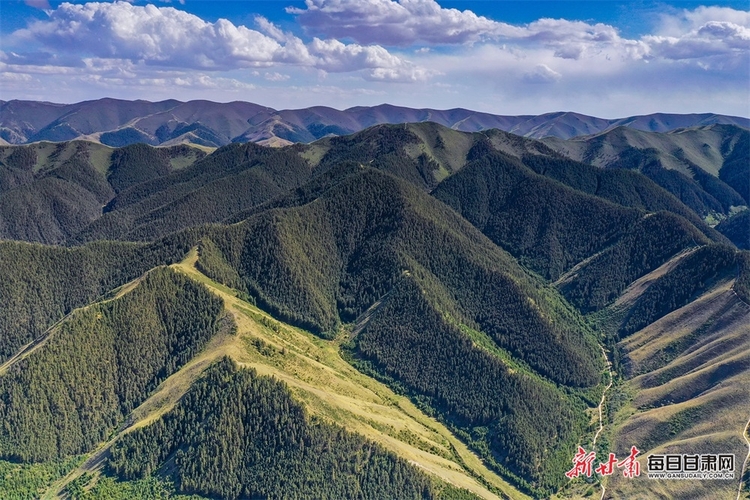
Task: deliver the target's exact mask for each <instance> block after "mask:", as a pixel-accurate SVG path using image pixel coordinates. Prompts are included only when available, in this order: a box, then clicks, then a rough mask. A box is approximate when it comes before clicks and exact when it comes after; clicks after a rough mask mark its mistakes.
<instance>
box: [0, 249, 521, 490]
mask: <svg viewBox="0 0 750 500" xmlns="http://www.w3.org/2000/svg"><path fill="white" fill-rule="evenodd" d="M195 258H196V254H195V253H194V252H193V253H192V254H191V256H189V257H188V259H187V260H186V261H185V262H183V263H181V264H180V265H175V266H173V268H174V269H175V270H177V271H180V273H178V274H175V273H173V272H171V271H169V270H166V269H164V268H161V269H156V270H153V271H151V272H149V273H148V274H147V275H146V276H145V277H143V278H141V279H139V280H137V281H135V282H133V283H131V284H128V285H127V286H125V287H122V288H121V289H120V290H118V291H117V293H116V294H114V295H113V297H114V298H113V299H111V300H107V301H104V302H102V303H95V304H92V305H91V306H87V307H86V308H83V309H80V310H77V311H75V312H74V313H73V314H72V315H71V316H70V318H68V319H66V320H65V321H64V322H63V323H61V324H60V326H58V327H56V328H55V329H54V330H53V331H52V332H51V334H50V336H49V338H47V339H46V340H45V342H43V343H42V344H41V345H40V346H39V347H38V348H37V349H36V350H34V351H33V352H31V353H30V354H29V355H28V356H26V357H25V358H23V359H18V360H15V361H13V362H12V363H11V364H10V365H9V366H8V367H7V368H6V369H5V370H4V373H3V374H2V375H0V384H3V386H4V387H6V389H7V390H3V394H4V395H5V396H4V398H3V400H2V405H0V411H3V415H4V421H6V422H9V423H10V425H11V427H10V428H14V429H17V431H18V432H15V433H13V434H12V435H11V434H6V435H4V436H2V438H1V439H0V445H2V446H3V448H0V451H2V453H3V458H11V459H14V460H18V459H20V460H22V461H32V462H36V461H39V460H43V461H45V463H49V462H48V461H49V460H58V459H59V460H60V464H61V465H60V466H59V467H61V468H62V470H65V469H64V468H65V467H70V466H71V465H73V466H74V467H75V463H76V461H75V460H72V461H71V460H68V461H66V462H64V460H67V457H70V456H72V455H78V454H83V455H84V456H83V458H82V459H81V460H83V462H82V463H81V465H80V466H78V467H77V468H75V469H74V470H73V471H71V473H70V474H68V475H67V476H66V477H65V478H63V479H62V480H59V481H56V482H54V483H53V484H49V483H47V484H48V486H47V487H46V489H47V494H45V497H49V498H51V497H54V496H55V495H56V494H58V493H59V494H63V493H64V492H66V491H72V490H70V489H69V488H72V487H74V486H76V487H78V486H80V485H81V484H83V485H87V486H86V487H87V488H88V487H91V486H92V485H93V484H95V483H96V481H95V480H93V481H94V482H92V479H91V478H92V477H93V478H96V477H98V475H99V474H101V473H102V471H104V470H110V473H112V472H111V471H114V470H119V471H120V472H119V473H121V474H123V475H124V477H132V476H131V475H129V473H126V472H124V469H122V470H121V469H117V466H115V465H111V466H110V465H107V464H109V463H110V462H109V461H110V458H109V457H110V449H111V448H112V446H113V445H114V446H117V443H118V442H119V440H120V439H121V438H122V436H123V435H125V434H128V433H130V432H132V431H134V430H137V429H143V428H144V427H145V426H148V425H149V424H154V423H158V422H159V419H160V418H162V417H164V416H165V415H167V414H168V413H169V412H170V411H172V410H173V409H174V408H175V405H177V404H178V401H179V400H180V399H181V398H182V397H183V396H184V395H185V394H187V393H188V392H190V391H192V390H193V389H192V388H193V386H194V384H195V382H196V381H197V380H198V379H199V378H200V377H201V376H202V374H203V373H204V372H205V370H206V368H208V367H209V366H210V365H211V363H213V362H215V361H217V360H219V359H220V358H222V357H224V356H230V357H231V358H233V359H235V360H237V361H239V362H240V364H241V366H246V367H253V368H255V369H256V371H257V373H258V374H259V375H273V376H274V377H275V378H276V380H280V381H282V382H283V383H284V384H285V385H288V386H289V387H291V389H292V394H293V395H294V397H295V400H297V401H300V402H302V403H303V406H304V407H305V408H306V409H305V410H304V412H305V414H309V415H311V416H315V417H318V418H320V419H322V421H323V422H330V423H335V424H336V425H343V426H344V427H345V428H346V429H347V430H348V431H349V432H355V433H358V434H361V435H364V436H365V437H366V438H367V439H368V440H372V441H374V442H376V443H378V445H377V446H378V447H379V448H378V449H382V450H388V451H387V452H384V451H376V450H374V449H370V448H367V447H369V446H370V445H366V444H365V442H364V441H363V440H362V438H361V437H355V436H353V435H351V436H352V437H346V438H344V437H342V436H343V435H340V434H337V433H339V432H340V431H335V429H334V431H335V432H334V431H330V430H328V431H326V432H334V434H333V435H330V436H329V438H330V439H331V440H332V441H331V443H332V445H333V446H334V448H335V447H336V446H340V445H339V444H338V443H339V442H340V443H341V445H343V444H346V443H349V445H352V446H354V445H356V446H365V451H366V450H368V449H369V450H370V451H369V452H368V453H373V454H375V455H378V454H380V455H378V457H379V458H378V459H377V460H376V461H375V462H373V463H372V464H370V465H368V467H369V468H368V470H369V471H370V472H368V474H369V475H368V478H369V479H367V480H365V478H364V477H363V478H361V479H362V481H363V484H365V483H367V482H368V481H370V482H371V481H373V480H374V481H376V482H375V483H372V484H376V485H377V484H381V485H384V484H385V485H388V484H390V483H389V480H385V478H387V476H382V474H384V473H387V472H388V470H390V469H388V467H401V468H403V467H406V469H403V470H402V472H399V473H398V474H400V477H404V478H407V479H405V480H406V481H411V482H410V483H409V484H412V485H413V484H422V486H420V488H422V487H423V488H429V490H430V491H431V493H430V494H429V497H430V498H435V497H438V496H440V498H443V496H441V495H443V494H445V495H447V496H445V498H453V497H452V496H451V495H450V494H448V490H446V486H445V485H444V483H443V481H447V482H448V483H450V484H452V485H455V486H456V487H462V488H466V489H468V490H469V491H473V492H474V493H476V494H477V495H479V496H480V497H482V498H497V497H498V495H501V496H507V497H509V498H525V497H524V496H523V495H521V494H520V493H518V492H517V491H515V490H514V489H513V488H512V487H510V486H509V485H508V484H507V483H505V482H504V481H503V480H502V479H500V478H499V477H498V476H497V475H496V474H494V473H492V472H490V471H489V470H487V469H486V467H485V466H483V465H482V463H481V461H480V460H479V459H478V458H477V457H476V456H475V455H474V454H472V453H471V452H469V451H468V449H467V448H466V446H465V445H463V444H462V443H461V442H460V441H458V440H457V439H456V438H455V437H454V436H453V435H452V434H451V433H450V432H449V431H448V430H447V429H445V427H443V426H442V425H440V424H439V423H438V422H436V421H435V420H434V419H431V418H429V417H427V416H426V415H424V414H423V413H422V412H420V411H419V410H417V409H416V408H415V407H414V406H413V405H412V404H410V403H409V402H408V400H407V399H406V398H405V397H403V396H398V395H396V394H395V393H393V392H392V391H391V390H389V389H388V388H387V387H385V386H384V385H382V384H380V383H378V382H376V381H374V380H373V379H370V378H369V377H366V376H364V375H362V374H360V373H359V372H357V371H356V370H355V369H354V368H353V367H352V366H351V365H349V364H348V363H347V362H345V361H344V360H343V359H342V358H341V357H340V355H339V342H338V341H322V340H320V339H319V338H317V337H315V336H313V335H311V334H309V333H307V332H304V331H302V330H298V329H296V328H293V327H290V326H288V325H284V324H283V323H280V322H278V321H276V320H273V319H271V318H270V317H269V316H268V315H267V314H265V313H263V312H261V311H260V310H259V309H257V308H255V307H254V306H252V305H251V304H249V303H246V302H243V301H241V300H240V299H238V298H237V297H236V295H237V292H234V291H232V290H229V289H227V288H225V287H223V286H221V285H218V284H215V283H213V282H211V281H210V280H208V279H207V278H206V277H205V276H203V275H201V274H200V273H198V272H197V271H196V270H195V269H194V268H193V267H192V264H193V263H194V262H195ZM196 281H199V282H200V283H203V284H205V285H207V286H208V290H207V289H205V288H204V287H203V286H202V285H201V284H199V283H197V282H196ZM209 291H210V293H209ZM154 301H156V302H154ZM204 302H205V303H208V304H209V306H206V304H204ZM222 303H223V305H222ZM222 309H223V310H224V311H225V312H224V313H221V314H222V315H224V316H226V317H227V318H232V320H234V321H236V326H233V325H234V321H232V320H229V321H227V320H221V321H219V322H218V323H217V319H218V317H219V316H218V315H219V312H220V311H221V310H222ZM211 314H213V315H214V316H213V319H210V315H211ZM206 315H208V316H206ZM227 315H228V316H227ZM222 325H223V326H222ZM110 327H115V328H117V329H118V331H119V332H120V333H119V335H118V336H116V337H111V336H110V335H109V333H107V332H109V331H110ZM217 328H218V330H217ZM191 332H195V333H196V336H193V337H191V335H189V334H191ZM174 335H177V336H176V337H175V336H174ZM192 338H195V339H196V341H195V342H192V340H191V339H192ZM170 349H172V350H173V351H170ZM160 350H164V352H163V353H162V354H164V355H165V356H166V357H163V356H161V355H160V354H159V353H160ZM131 351H137V354H136V353H135V352H131ZM97 353H98V355H97ZM108 353H109V354H108ZM110 358H111V359H110ZM79 377H82V378H79ZM83 380H85V383H84V382H83ZM274 383H276V382H274ZM209 389H210V388H209ZM96 394H104V397H103V400H102V404H100V405H95V404H92V403H93V402H94V401H96V400H97V399H98V398H97V397H96V396H95V395H96ZM226 397H228V395H223V396H222V400H221V401H222V402H221V404H225V402H226V401H227V400H226ZM248 397H250V396H248ZM8 398H9V399H8ZM80 398H84V399H85V400H86V404H85V405H84V404H81V402H80V401H79V399H80ZM45 401H48V403H45ZM77 401H78V403H76V402H77ZM217 404H218V403H217ZM294 404H299V403H294ZM66 405H67V406H66ZM68 406H70V408H68ZM61 408H68V409H66V410H65V414H64V415H62V414H59V412H60V409H61ZM230 408H231V405H230ZM232 411H234V410H232ZM231 414H232V413H231V412H230V414H229V415H231ZM261 417H262V418H264V419H265V418H271V419H272V418H273V415H271V414H268V415H261ZM79 420H80V421H81V422H84V424H80V425H79V424H78V423H77V422H79ZM45 422H46V423H47V424H45ZM45 425H46V427H45ZM305 425H306V424H305ZM314 425H315V426H317V425H318V424H314ZM326 425H328V424H325V425H324V427H323V428H324V429H329V427H325V426H326ZM47 428H49V429H48V430H49V432H40V433H38V434H37V433H36V432H35V429H47ZM316 428H317V427H316ZM315 432H317V431H315ZM315 435H318V434H315ZM348 435H349V434H347V436H348ZM336 436H338V437H336ZM329 438H325V439H329ZM316 439H317V438H316ZM204 444H206V443H204ZM236 444H237V443H234V442H233V441H232V442H229V441H227V442H225V443H222V446H226V447H227V452H228V453H232V454H235V453H242V450H235V449H234V448H233V447H234V446H236ZM349 445H347V446H349ZM380 447H382V448H380ZM152 451H154V450H153V449H152ZM262 453H265V452H262ZM339 453H343V454H344V455H342V456H341V460H342V461H343V462H342V463H349V460H354V458H353V457H352V458H351V459H349V458H346V453H349V452H348V451H346V450H344V449H339ZM382 453H389V454H390V453H395V455H393V456H394V457H395V456H399V457H401V458H400V459H395V458H393V459H392V458H389V457H390V456H391V455H382ZM376 458H377V457H376ZM306 460H307V459H306ZM393 460H397V461H396V462H394V461H393ZM398 460H401V461H402V462H398ZM118 463H119V464H120V465H122V463H123V462H122V461H120V462H118ZM368 463H369V462H368ZM399 463H400V464H401V465H398V464H399ZM409 463H411V464H412V465H414V464H417V465H419V466H421V467H419V468H414V467H413V466H412V465H408V464H409ZM112 464H114V462H112ZM385 464H391V465H385ZM2 465H3V466H5V463H2ZM382 466H385V467H386V468H385V469H384V470H383V469H380V467H382ZM40 467H41V466H40ZM40 467H37V469H35V470H37V472H38V473H40V474H41V473H42V468H40ZM56 467H58V466H56V465H52V464H51V465H50V466H49V468H50V469H51V470H55V468H56ZM156 469H158V467H157V468H155V469H151V471H156ZM394 470H395V469H394ZM420 471H423V472H424V471H427V472H429V473H430V474H429V475H428V476H429V477H432V478H433V479H419V478H420V477H422V476H423V472H420ZM282 472H283V471H282ZM92 473H93V474H94V475H93V476H90V474H92ZM119 473H118V474H119ZM182 473H183V476H180V477H181V478H183V479H184V480H185V481H189V480H193V481H198V479H199V477H201V475H200V473H198V472H195V471H194V472H192V473H191V472H189V471H185V470H183V471H182ZM288 473H290V474H292V473H293V471H292V470H291V469H290V471H289V472H288ZM83 474H89V475H85V476H82V475H83ZM159 474H160V475H159V477H164V478H166V477H171V476H170V475H169V472H168V469H166V470H160V472H159ZM185 474H187V475H185ZM35 477H36V476H35ZM44 477H48V478H50V479H48V481H49V480H52V479H54V474H47V475H46V476H44ZM44 477H36V480H37V483H38V484H40V485H43V484H44V481H45V479H44ZM408 478H412V479H408ZM438 478H440V479H438ZM4 481H7V478H6V479H5V480H4ZM223 481H230V482H231V481H233V480H232V479H231V477H230V476H226V477H225V479H223ZM413 481H417V483H413ZM420 481H421V483H420ZM2 484H4V485H5V486H6V487H9V486H10V485H14V484H15V483H13V482H10V483H7V482H3V483H2ZM102 484H110V483H107V482H106V481H105V482H104V483H102ZM113 484H114V483H113ZM134 484H135V483H134ZM178 484H182V483H178ZM186 484H187V483H186ZM204 484H205V483H204ZM223 484H227V483H226V482H225V483H223ZM367 484H370V483H367ZM398 484H399V483H398V482H396V483H393V485H398ZM405 484H406V483H405ZM441 485H442V486H441ZM108 487H112V488H115V487H116V486H112V485H111V484H110V486H108ZM129 487H130V486H127V484H125V485H123V486H122V488H129ZM270 487H271V488H272V489H273V488H274V486H273V483H271V484H270ZM279 487H280V485H279V486H277V488H279ZM14 488H20V486H19V485H15V486H14ZM44 490H45V487H44V486H42V489H41V490H38V491H40V492H42V491H44ZM13 491H21V490H19V489H15V490H13ZM192 491H202V492H204V493H206V494H208V493H210V492H211V491H209V490H206V488H205V486H203V487H200V488H198V489H197V490H195V488H193V489H192ZM310 491H312V490H310ZM367 491H372V490H371V489H370V490H367ZM419 491H422V490H421V489H420V490H419ZM425 491H427V490H426V489H425ZM450 491H453V490H450ZM493 492H495V493H493ZM501 492H504V493H501ZM421 496H422V495H421V494H420V497H421ZM95 498H99V497H95Z"/></svg>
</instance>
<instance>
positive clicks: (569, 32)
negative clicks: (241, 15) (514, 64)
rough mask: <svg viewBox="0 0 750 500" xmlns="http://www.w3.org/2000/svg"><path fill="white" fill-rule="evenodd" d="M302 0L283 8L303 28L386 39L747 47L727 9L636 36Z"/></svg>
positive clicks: (740, 24)
mask: <svg viewBox="0 0 750 500" xmlns="http://www.w3.org/2000/svg"><path fill="white" fill-rule="evenodd" d="M305 5H306V8H304V9H298V8H288V9H287V10H288V11H289V12H291V13H293V14H296V15H297V19H298V22H299V23H300V24H302V25H303V26H305V27H306V28H308V30H311V31H314V32H315V33H316V34H322V35H324V36H333V37H339V38H341V37H348V38H351V39H353V40H355V41H357V42H359V43H378V44H382V45H386V46H389V45H409V44H414V43H428V44H437V45H446V44H448V45H451V44H454V45H455V44H466V43H470V44H471V43H477V42H483V43H492V44H504V43H507V44H511V45H512V46H515V47H518V48H520V49H523V50H531V49H547V50H551V51H552V54H553V55H554V56H555V57H557V58H560V59H571V60H577V59H580V58H592V57H593V58H595V57H596V56H597V55H600V54H601V53H603V52H606V53H607V55H608V56H609V57H610V58H612V57H616V58H621V59H628V60H643V59H647V60H653V59H654V58H664V59H669V60H675V59H694V58H700V57H704V56H706V57H708V56H714V55H717V54H735V55H736V54H737V53H742V54H744V57H747V54H748V53H750V12H745V11H738V10H734V9H731V8H720V7H699V8H697V9H695V10H692V11H688V10H683V11H680V12H677V13H675V12H672V13H671V14H664V15H663V16H661V21H660V26H659V29H658V30H657V32H656V33H653V34H650V35H647V36H644V37H642V38H641V39H638V40H635V39H628V38H625V37H622V36H621V35H620V33H619V32H618V30H617V28H615V27H614V26H610V25H607V24H603V23H594V24H592V23H587V22H583V21H570V20H566V19H539V20H537V21H534V22H532V23H529V24H527V25H523V26H513V25H510V24H506V23H502V22H498V21H494V20H491V19H488V18H486V17H482V16H477V15H476V14H474V13H473V12H471V11H468V10H466V11H459V10H456V9H445V8H442V7H441V6H440V5H439V4H438V3H437V2H436V1H435V0H398V1H395V0H367V1H363V0H306V1H305ZM416 53H417V54H419V53H420V52H416Z"/></svg>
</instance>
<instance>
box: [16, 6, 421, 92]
mask: <svg viewBox="0 0 750 500" xmlns="http://www.w3.org/2000/svg"><path fill="white" fill-rule="evenodd" d="M256 22H257V24H258V26H259V28H260V29H261V30H262V32H261V31H257V30H253V29H249V28H247V27H245V26H235V25H234V24H232V23H231V22H229V21H227V20H226V19H219V20H218V21H216V22H215V23H209V22H206V21H203V20H202V19H200V18H199V17H197V16H195V15H193V14H190V13H187V12H184V11H181V10H177V9H174V8H172V7H156V6H154V5H146V6H137V5H131V4H129V3H127V2H114V3H87V4H83V5H80V4H76V5H74V4H70V3H63V4H61V5H60V6H59V7H58V8H57V9H55V10H52V11H50V12H49V18H48V19H47V20H43V21H35V22H33V23H31V24H30V25H29V27H28V28H27V29H25V30H20V31H19V32H16V33H15V34H14V36H15V37H16V38H20V39H25V40H27V41H33V42H37V43H41V44H43V45H44V46H46V47H48V48H50V49H51V50H53V51H55V53H59V52H61V51H65V52H67V53H71V54H78V53H80V52H81V51H85V52H86V53H87V54H88V55H90V56H93V57H94V58H98V59H120V60H129V61H132V62H134V63H143V64H146V65H152V66H158V67H173V68H189V69H199V70H214V71H216V70H230V69H236V68H248V67H268V66H273V65H277V64H285V65H292V66H302V67H309V68H315V69H321V70H325V71H333V72H352V71H362V70H364V71H365V72H366V75H365V76H367V77H373V76H374V75H379V74H381V72H387V73H390V74H394V75H395V74H397V75H400V76H399V78H400V79H401V80H409V79H411V80H418V79H419V78H421V77H422V76H423V75H426V74H427V73H426V72H425V71H423V70H420V68H418V67H416V66H415V65H413V64H412V63H410V62H408V61H406V60H404V59H403V58H401V57H399V56H397V55H394V54H391V53H389V52H388V51H387V50H386V49H384V48H383V47H380V46H367V47H365V46H361V45H358V44H344V43H342V42H340V41H338V40H321V39H318V38H315V39H313V41H312V42H311V43H309V44H305V43H304V42H303V41H302V40H301V39H300V38H298V37H296V36H294V35H292V34H291V33H284V32H283V31H282V30H280V29H279V28H278V27H276V26H275V25H273V24H272V23H270V22H269V21H268V20H266V19H264V18H262V17H258V18H257V19H256Z"/></svg>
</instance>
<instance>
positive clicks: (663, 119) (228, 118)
mask: <svg viewBox="0 0 750 500" xmlns="http://www.w3.org/2000/svg"><path fill="white" fill-rule="evenodd" d="M426 121H429V122H435V123H438V124H440V125H444V126H446V127H449V128H452V129H455V130H460V131H464V132H477V131H480V130H489V129H498V130H503V131H506V132H511V133H513V134H516V135H521V136H524V137H531V138H535V139H540V138H543V137H557V138H560V139H569V138H571V137H577V136H581V135H591V134H597V133H600V132H604V131H607V130H611V129H614V128H617V127H627V128H631V129H635V130H642V131H650V132H668V131H672V130H675V129H678V128H686V127H697V126H704V125H713V124H724V125H738V126H741V127H745V128H748V127H750V119H748V118H740V117H733V116H724V115H717V114H713V113H704V114H690V115H679V114H666V113H656V114H651V115H644V116H632V117H628V118H620V119H603V118H595V117H592V116H586V115H582V114H578V113H572V112H557V113H546V114H543V115H538V116H531V115H529V116H501V115H492V114H488V113H481V112H476V111H470V110H466V109H461V108H457V109H450V110H443V111H441V110H434V109H412V108H405V107H398V106H392V105H388V104H382V105H379V106H374V107H363V106H360V107H354V108H349V109H346V110H343V111H339V110H336V109H333V108H327V107H322V106H317V107H311V108H305V109H297V110H275V109H272V108H269V107H266V106H261V105H258V104H252V103H248V102H230V103H215V102H210V101H188V102H180V101H176V100H167V101H161V102H153V103H152V102H148V101H122V100H117V99H99V100H95V101H85V102H80V103H76V104H54V103H48V102H37V101H16V100H14V101H0V140H2V141H5V142H7V143H9V144H26V143H31V142H37V141H56V142H59V141H70V140H74V139H84V140H89V141H96V142H101V143H102V144H106V145H108V146H114V147H121V146H126V145H129V144H133V143H136V142H143V143H146V144H150V145H165V146H171V145H176V144H182V143H191V144H198V145H204V146H210V147H219V146H224V145H227V144H229V143H231V142H248V141H250V142H257V143H261V144H266V145H288V144H290V143H296V142H312V141H314V140H316V139H320V138H322V137H326V136H331V135H348V134H352V133H354V132H359V131H360V130H363V129H365V128H367V127H371V126H373V125H379V124H389V123H390V124H394V123H415V122H426Z"/></svg>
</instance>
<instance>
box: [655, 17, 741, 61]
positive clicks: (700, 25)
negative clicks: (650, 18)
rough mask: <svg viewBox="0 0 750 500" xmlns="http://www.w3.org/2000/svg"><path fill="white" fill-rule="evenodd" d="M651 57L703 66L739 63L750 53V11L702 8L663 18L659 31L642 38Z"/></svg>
mask: <svg viewBox="0 0 750 500" xmlns="http://www.w3.org/2000/svg"><path fill="white" fill-rule="evenodd" d="M643 41H644V42H645V43H646V44H647V45H648V47H649V54H648V56H649V57H651V58H664V59H670V60H694V61H698V62H699V63H700V64H701V65H702V66H703V67H705V68H710V67H721V66H727V65H729V66H735V67H736V66H740V65H742V64H746V61H747V57H748V54H750V13H748V12H742V11H736V10H733V9H729V8H717V7H712V8H707V7H700V8H698V9H696V10H694V11H687V10H685V11H683V12H681V13H680V14H678V15H673V16H670V17H666V16H665V17H662V24H661V27H660V29H659V30H658V31H657V33H656V34H653V35H647V36H644V37H643Z"/></svg>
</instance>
